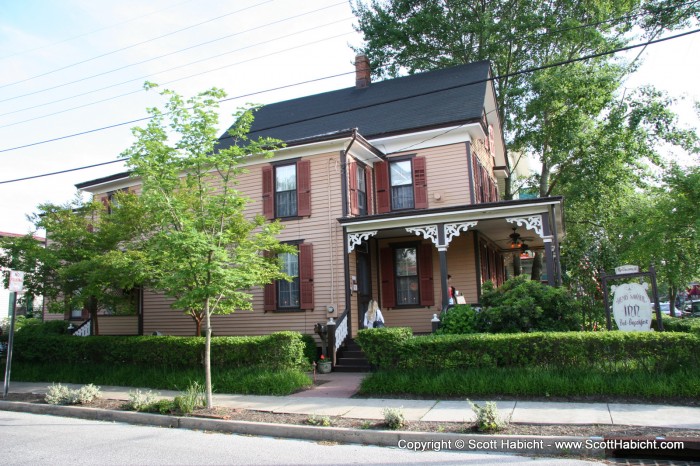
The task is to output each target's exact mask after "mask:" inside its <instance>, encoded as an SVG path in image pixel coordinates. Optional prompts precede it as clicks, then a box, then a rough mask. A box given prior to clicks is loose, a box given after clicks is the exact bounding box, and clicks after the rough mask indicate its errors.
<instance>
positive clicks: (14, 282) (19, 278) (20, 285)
mask: <svg viewBox="0 0 700 466" xmlns="http://www.w3.org/2000/svg"><path fill="white" fill-rule="evenodd" d="M8 289H9V290H10V291H14V292H15V293H19V292H21V291H23V290H24V272H20V271H18V270H11V271H10V286H9V288H8Z"/></svg>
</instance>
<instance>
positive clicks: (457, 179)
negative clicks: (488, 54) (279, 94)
mask: <svg viewBox="0 0 700 466" xmlns="http://www.w3.org/2000/svg"><path fill="white" fill-rule="evenodd" d="M491 77H492V74H491V69H490V66H489V63H488V62H478V63H472V64H468V65H463V66H457V67H454V68H449V69H443V70H439V71H433V72H426V73H421V74H415V75H412V76H407V77H401V78H396V79H388V80H385V81H381V82H376V83H372V82H371V81H370V72H369V64H368V61H367V59H366V58H365V57H363V56H358V57H357V63H356V85H355V86H354V87H350V88H346V89H340V90H336V91H331V92H326V93H322V94H317V95H311V96H307V97H302V98H298V99H293V100H288V101H285V102H279V103H275V104H270V105H267V106H265V107H263V108H262V109H261V110H259V111H258V112H257V113H256V117H255V122H254V125H253V127H252V129H251V135H250V136H251V137H253V138H255V137H258V136H270V137H274V138H278V139H281V140H283V141H285V143H286V147H284V148H283V149H280V150H277V151H276V152H275V155H274V157H273V158H272V159H263V158H259V159H255V158H251V160H250V161H249V162H247V164H246V165H247V167H246V168H247V169H248V172H247V173H246V174H244V175H242V176H241V177H240V178H239V180H238V181H239V185H238V188H239V189H240V190H241V191H242V192H243V193H245V195H247V196H248V197H249V198H250V199H251V200H252V203H251V204H250V205H249V208H248V210H249V212H250V215H254V214H257V213H262V214H264V215H265V216H266V217H267V218H268V219H270V220H273V219H279V220H280V221H281V222H283V223H284V225H285V227H286V228H285V229H284V231H283V232H282V233H281V235H280V240H281V241H284V242H288V243H290V244H294V245H296V247H297V248H298V254H297V255H292V254H288V255H285V256H284V257H283V258H282V259H283V263H284V269H285V271H286V272H287V273H288V274H289V275H291V276H293V277H294V280H293V281H292V282H286V281H280V282H277V283H271V284H269V285H267V286H266V287H264V289H262V288H261V289H258V290H255V291H254V311H253V312H237V313H234V314H232V315H227V316H214V323H213V325H214V329H215V333H216V334H217V335H257V334H266V333H270V332H274V331H279V330H295V331H299V332H302V333H309V334H311V333H313V328H314V324H316V323H318V322H325V321H326V320H327V319H328V318H329V317H333V318H334V321H335V323H336V324H337V329H338V330H337V332H338V338H339V339H343V338H345V335H350V336H352V335H355V334H356V332H357V331H358V329H359V328H361V327H362V322H363V315H364V312H365V310H366V306H367V303H368V301H369V300H370V299H376V300H377V301H378V302H379V304H380V307H381V310H382V312H383V314H384V317H385V320H386V324H387V325H388V326H406V327H411V328H412V329H413V330H414V332H429V331H430V330H431V318H432V316H433V314H439V313H440V312H441V310H442V309H443V308H444V306H445V305H446V303H447V301H448V275H451V282H450V284H451V285H452V286H454V287H455V288H456V289H457V290H459V291H460V292H461V294H462V295H464V296H465V298H466V301H467V302H468V303H478V302H479V297H480V294H481V288H482V284H483V283H484V282H485V281H487V280H492V281H494V282H495V283H496V284H500V283H502V281H503V280H505V278H506V275H507V274H506V265H507V264H509V263H510V262H511V260H510V258H511V256H514V255H516V254H519V253H520V251H521V249H520V242H522V241H524V242H526V243H527V244H528V246H529V248H530V249H531V250H539V251H543V252H544V258H545V261H544V263H545V266H544V271H545V273H546V277H547V280H548V282H549V283H550V284H552V285H555V284H558V282H559V277H560V271H559V265H558V264H559V261H558V257H559V242H560V241H561V239H562V237H563V234H564V231H563V222H562V207H563V206H562V199H561V198H552V197H550V198H538V199H527V200H508V201H504V200H502V199H501V195H500V190H499V187H498V186H499V181H502V179H503V178H505V177H507V176H509V172H508V168H507V167H506V154H505V144H504V139H503V135H502V129H501V122H500V121H499V118H498V112H497V104H496V95H495V90H494V85H493V82H492V80H491ZM219 143H220V145H221V146H226V145H227V144H230V140H229V139H228V137H227V136H225V135H224V136H222V137H221V139H220V141H219ZM137 184H138V180H137V179H134V178H130V177H129V175H128V173H123V174H118V175H114V176H111V177H107V178H102V179H98V180H93V181H88V182H85V183H81V184H79V185H77V187H78V188H80V189H83V190H87V191H89V192H91V193H93V194H94V195H95V196H97V197H107V196H109V195H110V193H113V192H115V191H117V190H119V189H124V188H128V187H133V186H135V185H137ZM515 235H519V236H515ZM514 239H515V240H517V241H514ZM513 246H517V248H514V247H513ZM170 303H171V301H170V300H169V299H167V298H165V297H163V296H162V295H159V294H157V293H153V292H149V291H145V292H144V293H143V298H142V302H141V306H140V309H141V311H140V312H141V314H140V319H141V325H140V328H141V331H142V332H143V333H145V334H149V333H152V332H155V331H158V332H162V333H167V334H172V335H191V334H192V333H193V331H194V325H193V324H192V320H191V319H190V318H189V317H188V316H186V315H184V314H183V313H180V312H176V311H174V310H173V309H171V307H170ZM101 325H102V329H103V330H102V333H105V330H104V328H105V327H104V324H101ZM134 325H135V324H134ZM134 328H136V326H135V327H134Z"/></svg>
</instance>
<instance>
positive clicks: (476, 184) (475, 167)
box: [472, 153, 481, 204]
mask: <svg viewBox="0 0 700 466" xmlns="http://www.w3.org/2000/svg"><path fill="white" fill-rule="evenodd" d="M476 157H477V155H476V154H475V153H472V175H473V179H474V186H472V190H473V191H474V200H475V201H476V203H477V204H479V203H481V190H480V189H479V185H480V184H481V182H480V181H481V177H480V175H479V162H477V160H476Z"/></svg>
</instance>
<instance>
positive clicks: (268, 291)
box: [263, 251, 277, 311]
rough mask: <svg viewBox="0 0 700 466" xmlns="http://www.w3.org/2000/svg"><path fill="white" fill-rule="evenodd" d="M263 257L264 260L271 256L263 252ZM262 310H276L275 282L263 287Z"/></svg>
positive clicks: (268, 252)
mask: <svg viewBox="0 0 700 466" xmlns="http://www.w3.org/2000/svg"><path fill="white" fill-rule="evenodd" d="M263 256H264V257H266V258H271V257H272V256H273V254H272V253H271V252H270V251H264V252H263ZM263 310H265V311H276V310H277V282H272V283H268V284H267V285H265V288H264V292H263Z"/></svg>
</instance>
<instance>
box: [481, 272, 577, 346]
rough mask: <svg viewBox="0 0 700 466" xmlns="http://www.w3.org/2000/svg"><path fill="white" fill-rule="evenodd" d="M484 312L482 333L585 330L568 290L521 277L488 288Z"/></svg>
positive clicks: (489, 285)
mask: <svg viewBox="0 0 700 466" xmlns="http://www.w3.org/2000/svg"><path fill="white" fill-rule="evenodd" d="M481 304H482V306H483V310H482V311H481V312H479V313H478V314H477V320H476V328H477V330H478V331H481V332H490V333H516V332H535V331H541V332H545V331H552V332H564V331H568V330H580V329H581V305H580V303H579V302H578V301H576V299H575V298H574V297H573V296H572V295H571V294H570V293H569V292H568V291H567V290H566V289H564V288H557V287H553V286H547V285H544V284H542V283H540V282H538V281H534V280H529V279H528V278H527V277H526V276H523V275H521V276H518V277H515V278H511V279H510V280H508V281H506V282H505V283H504V284H503V285H501V286H500V287H498V288H495V287H494V285H493V283H491V282H487V283H486V284H485V285H484V292H483V294H482V295H481Z"/></svg>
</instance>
